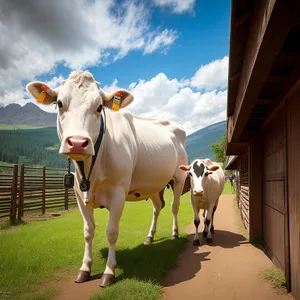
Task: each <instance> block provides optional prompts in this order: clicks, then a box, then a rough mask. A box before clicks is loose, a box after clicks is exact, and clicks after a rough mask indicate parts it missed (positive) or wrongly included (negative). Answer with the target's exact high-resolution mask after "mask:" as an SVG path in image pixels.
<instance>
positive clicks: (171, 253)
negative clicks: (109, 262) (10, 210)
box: [0, 191, 193, 299]
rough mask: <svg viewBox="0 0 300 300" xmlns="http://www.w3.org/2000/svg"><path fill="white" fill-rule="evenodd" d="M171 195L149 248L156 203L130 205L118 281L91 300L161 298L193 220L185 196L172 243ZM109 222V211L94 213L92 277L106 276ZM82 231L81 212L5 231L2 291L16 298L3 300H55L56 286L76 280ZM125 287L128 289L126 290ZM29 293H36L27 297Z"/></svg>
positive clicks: (123, 229)
mask: <svg viewBox="0 0 300 300" xmlns="http://www.w3.org/2000/svg"><path fill="white" fill-rule="evenodd" d="M168 192H169V191H167V193H166V201H167V205H166V207H165V208H164V209H163V210H162V212H161V216H160V219H159V222H158V230H157V234H156V240H157V242H156V243H154V244H153V245H151V246H150V247H149V246H148V247H147V246H144V245H143V241H144V239H145V238H146V236H147V233H148V230H149V226H150V223H151V218H152V204H151V201H148V202H146V201H142V202H138V203H130V202H128V203H127V204H126V206H125V210H124V214H123V216H122V219H121V226H120V236H119V239H118V245H117V249H118V250H117V260H118V265H119V267H118V269H117V276H118V282H117V283H116V284H115V285H114V286H113V287H111V288H108V289H106V290H105V292H104V293H102V292H101V293H100V294H99V295H93V296H92V299H118V298H115V296H113V297H112V298H110V296H111V295H114V294H115V293H117V294H120V291H121V290H122V295H123V296H124V297H123V298H122V299H136V298H135V296H134V295H139V298H138V299H157V298H158V297H159V295H160V287H161V284H162V282H163V278H164V275H165V273H166V271H167V270H168V269H170V268H172V267H174V266H175V263H176V258H177V256H178V254H179V253H180V251H181V250H182V248H183V247H184V245H185V242H186V239H185V235H184V234H183V229H184V227H185V226H186V225H188V224H189V223H190V222H191V221H192V218H193V213H192V208H191V205H190V203H189V199H188V194H186V195H185V196H184V197H182V200H181V206H180V213H179V223H180V232H181V238H180V239H178V240H176V241H171V239H170V237H171V224H172V213H171V210H170V194H169V193H168ZM107 219H108V212H107V211H106V210H105V209H103V210H100V209H97V210H95V220H96V224H97V229H96V235H95V239H94V248H93V250H94V267H93V274H97V273H101V272H103V270H104V267H105V263H106V257H107V246H108V244H107V241H106V236H105V230H106V225H107ZM82 227H83V226H82V218H81V216H80V212H79V211H74V212H69V213H66V214H65V215H63V216H62V217H58V218H56V219H52V220H48V221H37V222H32V223H28V224H26V225H24V226H20V227H17V228H15V230H12V231H2V232H0V240H1V243H0V257H1V264H0V274H1V276H0V291H1V292H2V293H3V292H5V293H13V294H12V296H11V297H9V295H10V294H6V295H5V297H4V298H3V299H50V296H51V295H53V293H54V291H55V287H54V286H52V285H51V282H54V281H55V280H57V279H61V278H65V277H70V276H75V275H76V274H77V271H78V268H79V267H80V265H81V261H82V256H83V249H84V242H83V228H82ZM125 280H127V281H126V282H125ZM128 282H129V283H130V284H129V285H128V284H127V283H128ZM124 285H126V289H125V290H124V291H123V287H124ZM42 287H44V288H42ZM28 291H32V292H30V294H28ZM125 291H126V292H125ZM124 293H125V294H124ZM126 293H128V297H126ZM102 294H103V295H102ZM102 296H103V297H104V296H105V298H103V297H102ZM0 297H1V294H0ZM149 297H150V298H149Z"/></svg>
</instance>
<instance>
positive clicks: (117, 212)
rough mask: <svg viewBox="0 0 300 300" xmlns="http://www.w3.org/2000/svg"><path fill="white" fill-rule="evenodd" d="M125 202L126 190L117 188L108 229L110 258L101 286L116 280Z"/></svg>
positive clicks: (111, 202)
mask: <svg viewBox="0 0 300 300" xmlns="http://www.w3.org/2000/svg"><path fill="white" fill-rule="evenodd" d="M124 204H125V192H124V191H122V189H118V188H115V190H114V192H113V197H112V198H111V200H110V203H109V207H108V209H109V221H108V225H107V229H106V236H107V241H108V243H109V249H108V259H107V262H106V268H105V271H104V273H103V275H102V277H101V279H100V286H101V287H107V286H109V285H110V284H111V283H113V282H114V281H115V268H116V266H117V261H116V242H117V239H118V235H119V224H120V219H121V215H122V212H123V209H124Z"/></svg>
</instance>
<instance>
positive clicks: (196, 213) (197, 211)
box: [191, 199, 200, 246]
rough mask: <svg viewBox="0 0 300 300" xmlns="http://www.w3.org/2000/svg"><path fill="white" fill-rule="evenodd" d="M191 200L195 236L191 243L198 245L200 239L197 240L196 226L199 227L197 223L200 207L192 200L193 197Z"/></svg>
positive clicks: (198, 221) (198, 222)
mask: <svg viewBox="0 0 300 300" xmlns="http://www.w3.org/2000/svg"><path fill="white" fill-rule="evenodd" d="M191 202H192V207H193V210H194V225H195V236H194V241H193V245H194V246H199V245H200V241H199V232H198V228H199V224H200V218H199V211H200V207H199V205H197V203H196V201H194V200H193V199H191Z"/></svg>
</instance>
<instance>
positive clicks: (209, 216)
mask: <svg viewBox="0 0 300 300" xmlns="http://www.w3.org/2000/svg"><path fill="white" fill-rule="evenodd" d="M214 206H215V204H214V203H213V204H209V207H208V211H207V215H206V219H205V227H204V231H203V237H205V238H206V237H207V243H212V234H211V231H210V229H211V220H212V214H213V209H214Z"/></svg>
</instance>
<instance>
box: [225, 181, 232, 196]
mask: <svg viewBox="0 0 300 300" xmlns="http://www.w3.org/2000/svg"><path fill="white" fill-rule="evenodd" d="M231 194H232V191H231V184H230V182H225V185H224V190H223V195H231Z"/></svg>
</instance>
